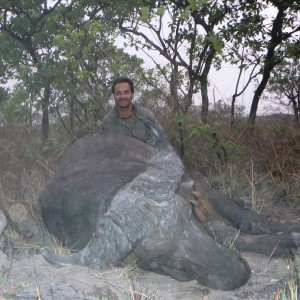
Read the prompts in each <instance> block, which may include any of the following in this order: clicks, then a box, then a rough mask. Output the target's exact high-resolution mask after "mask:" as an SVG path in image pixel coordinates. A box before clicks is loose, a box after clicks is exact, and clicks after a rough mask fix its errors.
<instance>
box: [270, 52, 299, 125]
mask: <svg viewBox="0 0 300 300" xmlns="http://www.w3.org/2000/svg"><path fill="white" fill-rule="evenodd" d="M267 91H268V92H270V93H271V94H275V95H276V98H277V99H279V103H280V104H284V105H286V102H288V103H287V105H291V106H292V107H293V112H294V122H295V124H296V126H298V127H299V125H300V123H299V112H300V60H299V59H296V58H294V59H285V60H284V61H283V62H282V63H281V64H280V65H277V66H276V67H275V68H274V70H273V73H272V75H271V78H270V81H269V85H268V88H267Z"/></svg>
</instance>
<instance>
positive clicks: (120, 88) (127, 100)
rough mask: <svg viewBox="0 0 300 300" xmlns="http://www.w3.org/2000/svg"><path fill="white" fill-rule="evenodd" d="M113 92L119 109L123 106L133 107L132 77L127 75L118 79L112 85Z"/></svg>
mask: <svg viewBox="0 0 300 300" xmlns="http://www.w3.org/2000/svg"><path fill="white" fill-rule="evenodd" d="M112 93H113V96H114V99H115V103H116V105H117V106H118V107H119V110H120V109H122V108H129V109H131V103H132V100H133V98H134V86H133V82H132V80H131V79H129V78H127V77H124V78H119V79H116V80H115V81H114V82H113V85H112Z"/></svg>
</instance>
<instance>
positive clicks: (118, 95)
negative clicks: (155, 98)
mask: <svg viewBox="0 0 300 300" xmlns="http://www.w3.org/2000/svg"><path fill="white" fill-rule="evenodd" d="M112 94H113V97H114V100H115V107H114V108H113V109H112V110H111V111H110V112H109V113H108V114H107V115H106V116H105V117H104V118H103V121H102V123H101V126H100V130H101V131H102V132H110V133H118V134H123V135H127V136H131V137H134V138H136V139H138V140H141V141H143V142H145V143H148V144H150V145H155V144H157V142H158V139H160V138H161V136H164V137H165V134H164V131H163V129H162V127H161V125H160V124H159V122H158V121H157V120H156V118H155V116H154V114H153V113H152V112H151V111H149V110H148V109H146V108H143V107H140V106H138V105H135V104H133V103H132V100H133V99H134V85H133V82H132V80H131V79H129V78H127V77H123V78H119V79H117V80H115V81H114V82H113V85H112Z"/></svg>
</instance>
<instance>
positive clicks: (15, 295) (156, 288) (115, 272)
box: [0, 252, 290, 300]
mask: <svg viewBox="0 0 300 300" xmlns="http://www.w3.org/2000/svg"><path fill="white" fill-rule="evenodd" d="M244 256H245V257H246V258H247V260H248V262H249V263H250V265H251V268H252V275H251V278H250V280H249V281H248V282H247V284H245V285H244V286H242V287H241V288H239V289H237V290H234V291H218V290H212V289H208V288H206V287H204V286H201V285H199V284H198V283H197V282H196V281H191V282H178V281H176V280H174V279H172V278H170V277H168V276H162V275H158V274H155V273H152V272H146V271H144V270H138V273H136V274H135V277H134V279H129V278H128V277H127V275H128V274H127V272H126V268H112V269H108V270H103V271H102V272H100V271H96V270H92V269H89V268H86V267H79V266H72V267H64V268H61V269H58V268H55V267H53V266H51V265H49V264H48V263H47V262H45V261H44V259H43V257H42V256H41V255H40V254H34V255H18V256H16V257H14V258H10V257H8V256H7V255H6V254H4V253H3V252H0V265H1V266H2V269H1V272H0V291H1V293H0V295H2V298H3V299H28V300H29V299H43V300H48V299H49V300H53V299H54V300H60V299H70V300H71V299H72V300H76V299H78V300H79V299H80V300H83V299H86V300H97V299H101V300H104V299H120V300H125V299H156V300H158V299H164V300H167V299H178V300H179V299H185V300H196V299H197V300H199V299H205V300H217V299H218V300H219V299H224V300H235V299H260V300H265V299H279V298H278V289H279V288H281V289H282V288H283V286H284V284H285V278H286V276H288V274H289V272H290V271H289V263H288V261H287V260H284V259H271V260H269V258H268V257H266V256H262V255H258V254H253V253H246V254H244ZM133 295H136V298H134V297H133ZM0 299H1V297H0Z"/></svg>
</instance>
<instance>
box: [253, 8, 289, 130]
mask: <svg viewBox="0 0 300 300" xmlns="http://www.w3.org/2000/svg"><path fill="white" fill-rule="evenodd" d="M277 8H278V9H279V10H278V13H277V16H276V18H275V19H274V21H273V27H272V31H271V38H270V41H269V42H268V51H267V55H266V59H265V62H264V67H263V76H262V80H261V82H260V83H259V85H258V87H257V89H256V91H255V93H254V96H253V99H252V104H251V108H250V115H249V120H248V125H249V132H250V133H253V130H254V126H255V119H256V113H257V107H258V102H259V100H260V97H261V95H262V93H263V91H264V89H265V87H266V86H267V83H268V81H269V79H270V74H271V71H272V70H273V68H274V67H275V66H276V64H278V63H279V61H278V60H277V59H276V57H275V49H276V47H277V46H278V45H279V44H280V43H281V42H282V41H283V40H284V37H283V32H282V28H283V19H284V17H285V9H286V8H285V7H277ZM280 8H281V9H282V10H280Z"/></svg>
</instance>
